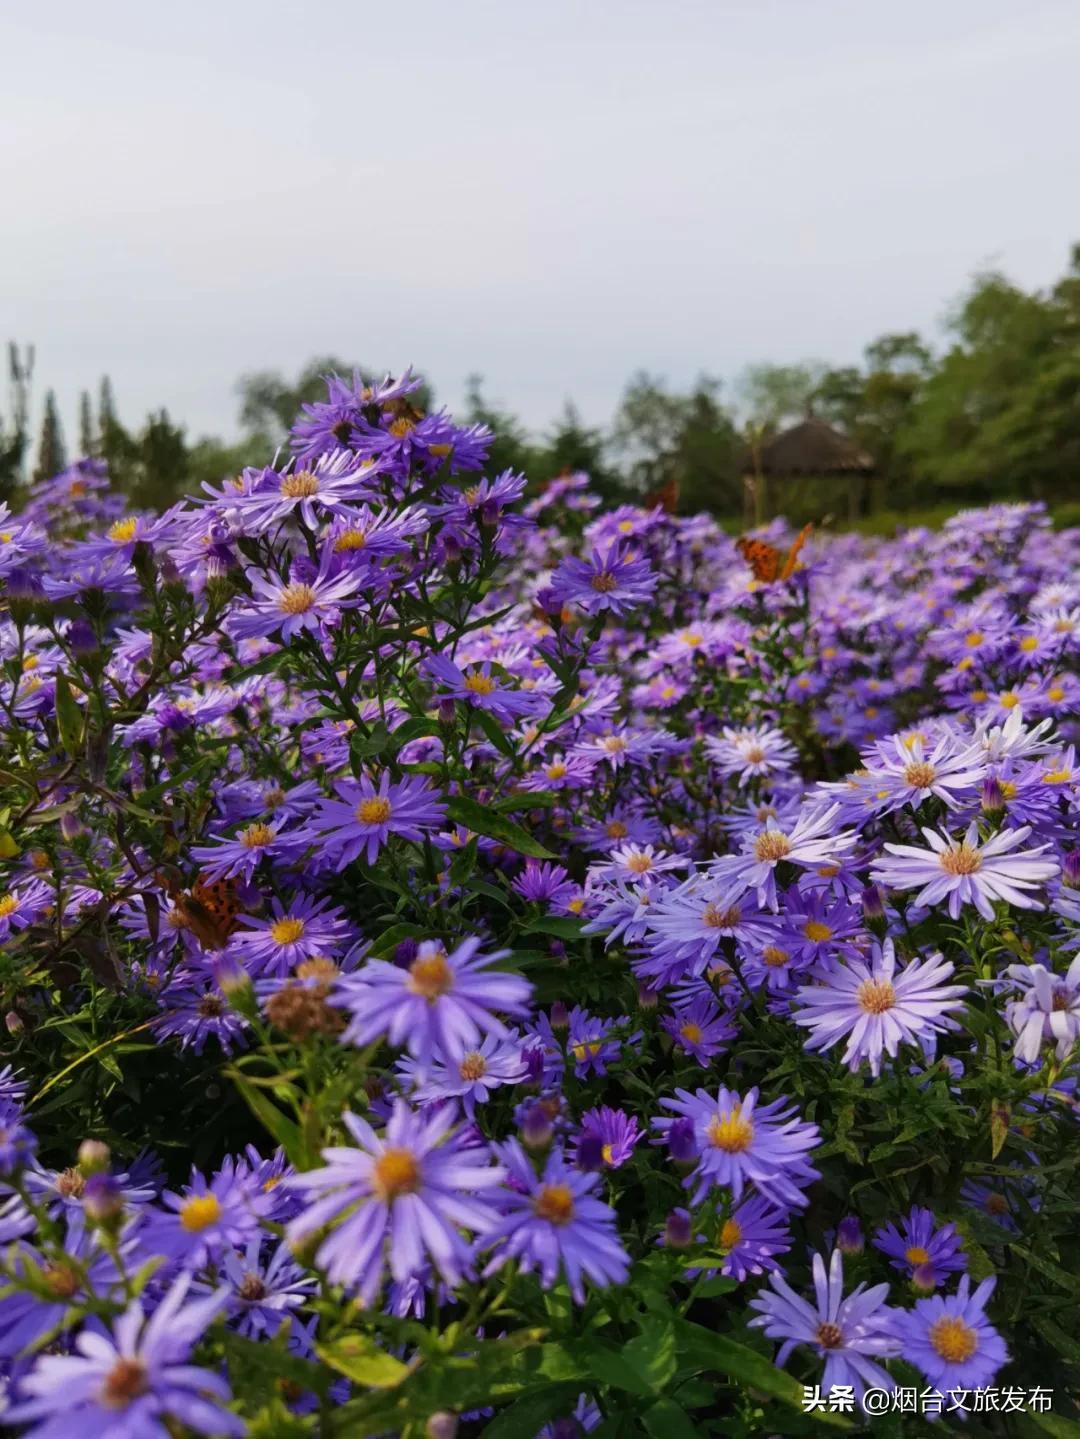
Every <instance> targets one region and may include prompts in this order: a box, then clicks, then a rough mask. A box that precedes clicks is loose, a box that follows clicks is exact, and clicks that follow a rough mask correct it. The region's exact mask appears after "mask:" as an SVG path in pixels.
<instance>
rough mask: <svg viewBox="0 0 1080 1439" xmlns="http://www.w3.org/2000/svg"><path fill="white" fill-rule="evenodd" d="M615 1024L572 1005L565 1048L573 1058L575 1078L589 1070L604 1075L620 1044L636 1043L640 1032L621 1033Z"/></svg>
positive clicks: (615, 1021)
mask: <svg viewBox="0 0 1080 1439" xmlns="http://www.w3.org/2000/svg"><path fill="white" fill-rule="evenodd" d="M618 1024H619V1021H618V1020H615V1019H600V1018H599V1017H598V1016H596V1015H592V1014H590V1013H589V1012H588V1010H586V1009H583V1008H582V1007H581V1006H580V1005H578V1004H575V1005H574V1007H573V1009H572V1010H571V1011H570V1015H569V1033H568V1034H567V1039H566V1049H567V1053H568V1054H569V1055H570V1057H571V1058H572V1059H573V1061H574V1073H575V1075H576V1076H577V1077H578V1079H583V1078H584V1077H585V1076H586V1075H587V1074H588V1073H589V1072H590V1070H591V1071H592V1072H593V1073H594V1074H606V1073H607V1071H608V1067H609V1065H611V1064H613V1063H614V1062H615V1060H617V1059H618V1057H619V1055H620V1054H621V1053H622V1048H623V1045H624V1044H626V1045H630V1044H635V1043H636V1042H637V1041H638V1040H639V1039H640V1038H641V1035H640V1033H638V1034H630V1035H626V1036H625V1037H624V1036H622V1035H620V1034H619V1033H617V1030H618Z"/></svg>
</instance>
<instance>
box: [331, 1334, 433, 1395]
mask: <svg viewBox="0 0 1080 1439" xmlns="http://www.w3.org/2000/svg"><path fill="white" fill-rule="evenodd" d="M315 1353H316V1354H317V1355H318V1356H319V1358H320V1359H321V1360H322V1361H323V1363H324V1364H329V1366H330V1368H331V1369H334V1370H336V1371H337V1373H339V1374H344V1375H345V1377H346V1378H347V1379H351V1380H352V1381H353V1382H354V1383H355V1384H363V1385H364V1386H365V1388H367V1389H396V1388H397V1386H398V1385H399V1384H400V1383H402V1381H403V1380H405V1379H407V1378H408V1377H409V1375H410V1373H411V1372H412V1370H411V1369H410V1368H409V1366H408V1364H403V1363H402V1362H401V1360H400V1359H395V1358H394V1356H393V1355H392V1354H387V1352H386V1351H385V1349H380V1348H379V1346H378V1345H377V1344H376V1343H375V1341H374V1339H371V1338H369V1337H368V1335H366V1334H346V1335H345V1337H344V1338H343V1339H336V1340H335V1341H334V1342H333V1343H332V1344H316V1346H315Z"/></svg>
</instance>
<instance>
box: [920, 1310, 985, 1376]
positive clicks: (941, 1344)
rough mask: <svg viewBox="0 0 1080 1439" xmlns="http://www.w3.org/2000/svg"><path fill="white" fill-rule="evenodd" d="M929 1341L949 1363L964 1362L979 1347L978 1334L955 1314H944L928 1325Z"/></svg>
mask: <svg viewBox="0 0 1080 1439" xmlns="http://www.w3.org/2000/svg"><path fill="white" fill-rule="evenodd" d="M930 1343H931V1344H932V1345H933V1346H934V1349H935V1350H936V1351H937V1353H938V1354H940V1355H941V1357H942V1359H944V1360H945V1361H946V1362H947V1363H949V1364H964V1363H966V1362H967V1360H969V1359H970V1358H971V1356H972V1355H973V1354H974V1353H975V1351H976V1349H978V1347H979V1336H978V1335H977V1334H976V1332H975V1330H974V1329H972V1327H971V1325H970V1324H965V1323H964V1321H963V1320H962V1319H961V1318H959V1316H958V1315H955V1314H946V1315H945V1316H944V1317H943V1318H941V1319H938V1320H936V1321H935V1322H934V1323H933V1324H931V1326H930Z"/></svg>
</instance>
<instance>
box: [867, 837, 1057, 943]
mask: <svg viewBox="0 0 1080 1439" xmlns="http://www.w3.org/2000/svg"><path fill="white" fill-rule="evenodd" d="M922 833H923V837H924V839H925V840H926V843H927V844H928V845H929V846H930V848H929V849H919V848H918V847H917V846H915V845H912V844H887V845H886V846H885V849H886V851H887V853H886V854H885V855H884V856H882V858H881V859H879V860H878V861H877V863H876V864H875V865H874V867H873V869H872V870H871V878H872V879H874V880H876V881H877V883H878V884H883V885H886V886H887V887H888V888H889V889H917V890H918V891H919V893H918V894H917V895H916V896H915V902H916V904H924V905H935V904H940V903H941V902H942V900H944V899H946V898H948V901H949V914H950V916H951V917H952V918H953V919H957V918H959V915H960V910H961V908H962V906H963V905H965V904H973V905H974V906H975V908H976V909H977V910H978V911H979V913H980V914H981V915H982V916H983V918H984V919H993V917H994V900H1004V902H1005V903H1006V904H1014V905H1016V907H1017V908H1018V909H1042V908H1043V907H1044V906H1043V905H1042V904H1040V902H1039V901H1038V900H1035V899H1032V898H1031V897H1030V895H1029V893H1028V891H1029V890H1033V889H1038V888H1039V886H1040V885H1042V884H1045V883H1046V881H1047V880H1050V879H1053V878H1054V876H1055V875H1056V874H1057V873H1058V871H1059V869H1060V866H1059V865H1058V862H1057V860H1056V859H1049V858H1046V859H1044V858H1043V856H1044V855H1045V854H1046V852H1047V850H1049V849H1050V845H1048V844H1041V845H1038V846H1037V847H1036V848H1035V849H1029V850H1024V851H1023V852H1022V853H1020V854H1017V853H1015V850H1016V848H1017V846H1018V845H1021V844H1023V842H1024V840H1026V839H1027V837H1028V835H1029V834H1030V833H1031V826H1030V825H1021V826H1020V828H1019V829H1004V830H999V832H998V833H997V834H995V835H991V837H990V838H989V839H988V840H987V841H986V843H985V844H980V843H979V831H978V826H977V825H975V824H974V823H972V824H970V825H968V828H967V832H966V833H965V835H964V837H963V839H954V838H953V837H952V836H951V835H948V834H945V833H944V832H941V833H939V832H938V831H937V830H933V829H924V830H923V832H922Z"/></svg>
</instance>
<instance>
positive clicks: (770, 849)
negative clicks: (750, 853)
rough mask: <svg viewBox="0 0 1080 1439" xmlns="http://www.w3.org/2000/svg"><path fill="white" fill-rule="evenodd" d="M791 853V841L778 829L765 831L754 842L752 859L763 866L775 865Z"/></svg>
mask: <svg viewBox="0 0 1080 1439" xmlns="http://www.w3.org/2000/svg"><path fill="white" fill-rule="evenodd" d="M790 853H791V841H790V840H789V839H788V837H787V835H786V834H784V833H782V832H781V831H780V830H778V829H767V830H766V831H765V832H764V834H759V835H758V837H757V839H756V840H755V841H754V857H755V859H758V860H760V861H761V862H762V863H763V864H775V863H776V861H777V860H780V859H785V858H786V857H787V856H788V855H789V854H790Z"/></svg>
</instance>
